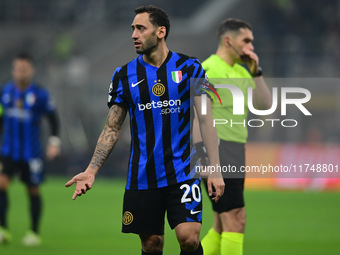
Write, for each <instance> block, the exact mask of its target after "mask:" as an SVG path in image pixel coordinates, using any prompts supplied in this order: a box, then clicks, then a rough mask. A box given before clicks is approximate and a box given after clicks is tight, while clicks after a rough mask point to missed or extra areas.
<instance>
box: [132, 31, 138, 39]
mask: <svg viewBox="0 0 340 255" xmlns="http://www.w3.org/2000/svg"><path fill="white" fill-rule="evenodd" d="M131 38H132V39H133V40H137V39H138V34H137V32H136V30H133V32H132V35H131Z"/></svg>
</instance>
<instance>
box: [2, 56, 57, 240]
mask: <svg viewBox="0 0 340 255" xmlns="http://www.w3.org/2000/svg"><path fill="white" fill-rule="evenodd" d="M33 75H34V63H33V58H32V57H31V56H30V55H29V54H26V53H22V54H19V55H18V56H17V57H16V58H15V59H14V61H13V70H12V76H13V81H10V82H8V83H7V84H6V85H5V86H4V87H3V88H2V89H1V92H0V102H1V129H2V147H1V165H0V244H1V243H8V242H10V240H11V234H10V232H9V231H8V225H7V217H6V216H7V211H8V204H9V201H8V195H7V190H8V188H9V186H10V182H11V179H12V177H13V176H14V175H15V174H19V176H20V179H21V180H22V181H23V182H24V183H25V184H26V187H27V192H28V195H29V200H30V213H31V223H32V226H31V229H30V230H29V231H28V232H27V234H26V235H25V236H24V238H23V240H22V242H23V244H24V245H27V246H36V245H39V244H40V243H41V238H40V236H39V232H38V230H39V222H40V216H41V210H42V201H41V196H40V188H39V186H40V184H41V183H42V181H43V175H44V164H43V149H42V146H41V142H40V135H41V132H40V127H41V118H42V116H46V117H47V119H48V121H49V123H50V126H51V136H50V137H49V140H48V146H47V152H46V157H47V159H49V160H52V159H54V158H55V157H56V156H58V155H59V153H60V139H59V138H58V120H57V114H56V110H55V106H54V102H53V100H52V98H51V96H50V95H49V93H48V92H47V90H46V89H44V88H42V87H40V86H39V85H38V84H37V83H35V82H34V81H33Z"/></svg>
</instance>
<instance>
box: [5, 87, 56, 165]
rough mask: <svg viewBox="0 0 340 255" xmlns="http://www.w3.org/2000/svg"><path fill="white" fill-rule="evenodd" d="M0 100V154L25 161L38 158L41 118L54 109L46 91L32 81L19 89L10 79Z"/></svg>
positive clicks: (40, 147)
mask: <svg viewBox="0 0 340 255" xmlns="http://www.w3.org/2000/svg"><path fill="white" fill-rule="evenodd" d="M0 103H1V106H2V110H3V116H2V118H3V120H2V122H3V133H2V148H1V154H2V156H5V157H10V158H12V159H13V160H14V161H25V162H28V161H29V160H31V159H33V158H41V157H42V146H41V141H40V124H41V117H42V116H43V115H44V114H51V113H53V112H54V111H55V106H54V103H53V100H52V99H51V97H50V96H49V93H48V92H47V91H46V90H45V89H43V88H42V87H40V86H38V85H37V84H35V83H32V84H31V85H30V86H29V87H28V88H27V89H26V90H25V91H21V90H19V89H18V88H17V87H16V86H15V84H14V82H9V83H7V84H6V85H5V86H4V87H3V88H2V90H1V92H0Z"/></svg>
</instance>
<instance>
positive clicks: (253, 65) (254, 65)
mask: <svg viewBox="0 0 340 255" xmlns="http://www.w3.org/2000/svg"><path fill="white" fill-rule="evenodd" d="M243 54H244V55H245V56H248V59H247V65H248V67H249V70H250V73H251V74H255V73H257V71H258V68H259V57H258V56H257V54H256V53H255V52H254V51H252V50H249V49H247V48H244V49H243Z"/></svg>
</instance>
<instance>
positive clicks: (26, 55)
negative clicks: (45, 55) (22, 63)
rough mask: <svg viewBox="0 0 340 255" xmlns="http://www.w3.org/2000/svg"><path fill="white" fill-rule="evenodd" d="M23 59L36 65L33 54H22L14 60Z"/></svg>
mask: <svg viewBox="0 0 340 255" xmlns="http://www.w3.org/2000/svg"><path fill="white" fill-rule="evenodd" d="M16 59H21V60H26V61H28V62H30V63H31V64H32V65H33V64H34V58H33V56H32V55H31V54H29V53H27V52H20V53H19V54H18V55H16V56H15V58H14V60H16Z"/></svg>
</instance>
